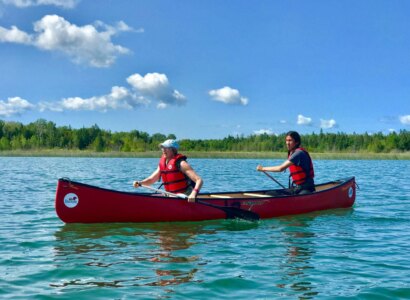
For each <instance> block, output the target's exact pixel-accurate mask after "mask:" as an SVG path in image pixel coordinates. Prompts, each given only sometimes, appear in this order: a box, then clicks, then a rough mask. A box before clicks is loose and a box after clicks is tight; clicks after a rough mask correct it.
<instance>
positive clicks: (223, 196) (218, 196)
mask: <svg viewBox="0 0 410 300" xmlns="http://www.w3.org/2000/svg"><path fill="white" fill-rule="evenodd" d="M210 196H211V197H213V198H231V196H228V195H210Z"/></svg>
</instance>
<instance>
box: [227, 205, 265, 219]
mask: <svg viewBox="0 0 410 300" xmlns="http://www.w3.org/2000/svg"><path fill="white" fill-rule="evenodd" d="M224 211H225V212H226V214H227V217H228V219H235V218H237V219H244V220H247V221H258V220H259V219H260V217H259V215H258V214H257V213H254V212H252V211H249V210H244V209H240V208H237V207H224Z"/></svg>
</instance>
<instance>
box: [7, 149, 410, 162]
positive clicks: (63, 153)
mask: <svg viewBox="0 0 410 300" xmlns="http://www.w3.org/2000/svg"><path fill="white" fill-rule="evenodd" d="M181 152H182V153H184V154H186V155H187V156H189V157H191V158H248V159H249V158H284V157H286V153H284V152H217V151H209V152H202V151H190V152H184V151H181ZM0 156H7V157H13V156H15V157H131V158H132V157H135V158H150V157H154V158H155V157H159V156H160V152H159V151H151V152H94V151H88V150H62V149H50V150H13V151H0ZM311 156H312V158H313V159H332V160H335V159H347V160H359V159H362V160H363V159H369V160H370V159H374V160H385V159H386V160H387V159H388V160H410V152H395V153H364V152H360V153H346V152H343V153H335V152H328V153H311Z"/></svg>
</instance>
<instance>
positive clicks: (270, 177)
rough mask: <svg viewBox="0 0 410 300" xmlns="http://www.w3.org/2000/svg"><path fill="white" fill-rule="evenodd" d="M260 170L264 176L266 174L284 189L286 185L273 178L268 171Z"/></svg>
mask: <svg viewBox="0 0 410 300" xmlns="http://www.w3.org/2000/svg"><path fill="white" fill-rule="evenodd" d="M262 172H263V173H265V175H266V176H268V177H269V178H270V179H272V180H273V181H275V182H276V183H277V184H279V185H280V186H281V187H282V188H284V189H286V187H285V186H284V185H283V184H281V183H280V182H279V181H277V180H276V179H275V178H273V176H271V175H270V174H269V173H268V172H266V171H262Z"/></svg>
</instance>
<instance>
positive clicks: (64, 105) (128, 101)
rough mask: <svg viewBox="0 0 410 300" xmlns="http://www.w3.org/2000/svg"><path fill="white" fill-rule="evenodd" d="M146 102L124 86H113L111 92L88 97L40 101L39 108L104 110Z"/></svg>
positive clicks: (123, 107)
mask: <svg viewBox="0 0 410 300" xmlns="http://www.w3.org/2000/svg"><path fill="white" fill-rule="evenodd" d="M144 104H147V102H146V100H145V99H142V98H139V97H137V96H136V95H135V94H132V93H130V91H129V90H128V89H127V88H125V87H119V86H114V87H112V89H111V93H110V94H107V95H102V96H94V97H90V98H81V97H70V98H65V99H63V100H61V101H59V102H57V103H41V105H40V107H41V110H45V109H48V110H52V111H64V110H90V111H102V112H105V111H107V110H109V109H132V108H135V107H136V106H139V105H144Z"/></svg>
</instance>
